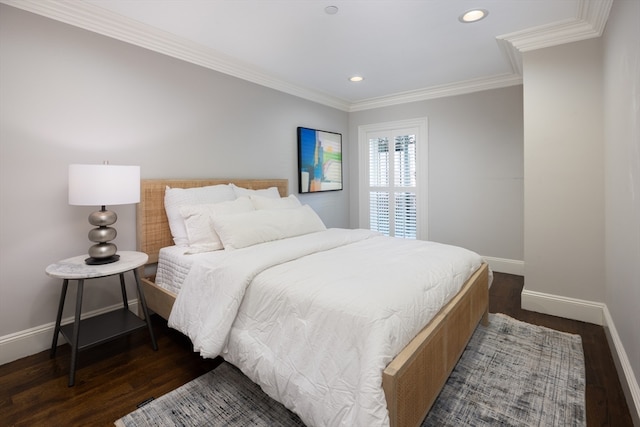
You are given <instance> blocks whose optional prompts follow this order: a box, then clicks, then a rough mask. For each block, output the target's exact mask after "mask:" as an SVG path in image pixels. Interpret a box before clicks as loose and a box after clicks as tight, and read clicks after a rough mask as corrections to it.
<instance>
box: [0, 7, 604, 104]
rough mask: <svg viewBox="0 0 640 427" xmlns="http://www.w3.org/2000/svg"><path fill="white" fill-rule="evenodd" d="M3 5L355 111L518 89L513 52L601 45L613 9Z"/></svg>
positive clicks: (517, 68) (516, 54) (517, 59)
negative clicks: (470, 14)
mask: <svg viewBox="0 0 640 427" xmlns="http://www.w3.org/2000/svg"><path fill="white" fill-rule="evenodd" d="M2 2H3V3H7V4H10V5H12V6H16V7H19V8H22V9H26V10H29V11H32V12H35V13H38V14H41V15H45V16H48V17H51V18H53V19H57V20H60V21H63V22H66V23H70V24H72V25H76V26H79V27H82V28H86V29H89V30H91V31H95V32H98V33H101V34H105V35H108V36H110V37H114V38H117V39H120V40H124V41H127V42H130V43H133V44H137V45H139V46H143V47H146V48H149V49H152V50H156V51H158V52H162V53H165V54H168V55H171V56H175V57H178V58H180V59H184V60H187V61H190V62H194V63H198V64H199V65H203V66H206V67H209V68H212V69H216V70H218V71H221V72H224V73H227V74H231V75H235V76H238V77H240V78H244V79H246V80H249V81H253V82H256V83H259V84H263V85H265V86H269V87H273V88H275V89H278V90H282V91H285V92H288V93H291V94H294V95H297V96H302V97H305V98H307V99H311V100H314V101H317V102H321V103H324V104H327V105H330V106H333V107H336V108H341V109H344V110H350V111H353V110H358V109H365V108H372V107H376V106H382V105H390V104H394V103H399V102H407V101H411V100H419V99H428V98H433V97H438V96H446V95H451V94H456V93H465V92H471V91H474V90H482V89H488V88H492V87H503V86H510V85H514V84H519V83H521V76H520V73H521V70H520V67H521V66H520V53H519V52H523V51H527V50H532V49H537V48H541V47H548V46H553V45H557V44H562V43H566V42H571V41H577V40H582V39H586V38H591V37H597V36H600V35H601V34H602V30H603V29H604V25H605V23H606V19H607V17H608V13H609V9H610V7H611V2H612V0H161V1H159V0H136V1H133V0H75V1H73V2H70V1H64V0H46V1H43V0H2ZM327 6H337V7H338V13H337V14H335V15H329V14H327V13H325V11H324V9H325V7H327ZM472 8H482V9H486V10H488V11H489V15H488V16H487V17H486V18H485V19H483V20H481V21H479V22H476V23H471V24H463V23H461V22H459V20H458V17H459V16H460V15H461V14H462V13H463V12H465V11H467V10H469V9H472ZM354 74H360V75H362V76H364V78H365V80H364V81H363V82H360V83H352V82H349V81H348V77H350V76H351V75H354Z"/></svg>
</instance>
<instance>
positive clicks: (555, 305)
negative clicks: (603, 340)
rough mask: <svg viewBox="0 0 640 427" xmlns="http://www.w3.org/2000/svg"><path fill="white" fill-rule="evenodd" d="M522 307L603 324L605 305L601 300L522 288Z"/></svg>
mask: <svg viewBox="0 0 640 427" xmlns="http://www.w3.org/2000/svg"><path fill="white" fill-rule="evenodd" d="M525 287H526V285H525ZM521 305H522V308H523V309H525V310H530V311H535V312H538V313H544V314H550V315H552V316H559V317H564V318H567V319H573V320H580V321H581V322H588V323H593V324H596V325H600V326H603V325H604V320H603V316H604V315H603V312H604V307H605V305H604V304H603V303H600V302H593V301H585V300H581V299H577V298H568V297H563V296H559V295H551V294H545V293H542V292H536V291H529V290H527V289H523V290H522V303H521Z"/></svg>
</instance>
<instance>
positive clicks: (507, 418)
mask: <svg viewBox="0 0 640 427" xmlns="http://www.w3.org/2000/svg"><path fill="white" fill-rule="evenodd" d="M584 393H585V374H584V355H583V352H582V341H581V339H580V336H578V335H571V334H567V333H563V332H558V331H555V330H552V329H547V328H543V327H540V326H534V325H530V324H528V323H523V322H520V321H517V320H515V319H512V318H510V317H508V316H505V315H502V314H491V315H490V324H489V326H488V327H483V326H479V327H478V328H477V329H476V331H475V333H474V335H473V337H472V338H471V341H470V342H469V345H468V346H467V349H466V350H465V352H464V353H463V355H462V357H461V358H460V361H459V362H458V364H457V365H456V368H455V369H454V371H453V373H452V374H451V376H450V378H449V380H448V381H447V384H446V385H445V387H444V388H443V390H442V392H441V393H440V396H438V399H437V400H436V402H435V403H434V405H433V407H432V409H431V411H430V412H429V414H428V415H427V418H426V419H425V421H424V422H423V424H422V427H427V426H439V427H442V426H488V425H505V426H585V425H586V421H585V404H584V402H585V400H584ZM115 424H116V426H119V427H123V426H127V427H132V426H136V427H139V426H163V427H164V426H264V427H271V426H282V427H289V426H303V424H302V422H301V421H300V419H299V418H298V417H297V416H296V415H295V414H293V413H291V412H290V411H288V410H287V409H286V408H284V407H283V406H282V405H280V404H279V403H277V402H275V401H274V400H272V399H271V398H269V397H268V396H266V395H265V394H264V393H263V392H262V391H261V390H260V388H259V387H258V386H257V385H255V384H254V383H252V382H251V381H250V380H249V379H247V378H246V377H245V376H244V375H242V374H241V373H240V371H239V370H237V369H236V368H235V367H233V366H231V365H229V364H227V363H222V364H221V365H220V366H218V367H217V368H216V369H214V370H213V371H211V372H209V373H207V374H205V375H203V376H201V377H199V378H196V379H195V380H193V381H191V382H190V383H188V384H185V385H184V386H182V387H180V388H178V389H176V390H174V391H172V392H170V393H168V394H166V395H164V396H162V397H160V398H158V399H155V400H152V401H151V402H150V403H148V404H146V405H144V406H142V407H141V408H140V409H138V410H136V411H134V412H132V413H130V414H129V415H127V416H125V417H123V418H121V419H119V420H118V421H116V423H115Z"/></svg>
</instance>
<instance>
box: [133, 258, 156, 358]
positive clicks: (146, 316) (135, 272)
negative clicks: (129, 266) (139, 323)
mask: <svg viewBox="0 0 640 427" xmlns="http://www.w3.org/2000/svg"><path fill="white" fill-rule="evenodd" d="M133 277H135V279H136V286H137V288H138V298H139V299H140V304H141V305H142V312H143V313H144V320H145V321H146V322H147V326H148V327H149V335H150V336H151V344H152V345H153V349H154V350H158V345H157V344H156V337H155V336H154V335H153V327H152V326H151V318H150V317H149V311H148V310H147V302H146V301H145V299H144V293H142V287H141V286H140V278H139V277H138V270H137V269H134V270H133Z"/></svg>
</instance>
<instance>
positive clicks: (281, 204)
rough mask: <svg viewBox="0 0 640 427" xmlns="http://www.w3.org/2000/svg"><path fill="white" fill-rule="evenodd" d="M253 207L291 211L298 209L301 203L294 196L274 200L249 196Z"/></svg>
mask: <svg viewBox="0 0 640 427" xmlns="http://www.w3.org/2000/svg"><path fill="white" fill-rule="evenodd" d="M249 198H250V199H251V203H253V207H254V208H256V209H291V208H299V207H300V206H302V203H300V201H299V200H298V198H297V197H296V196H294V195H293V194H290V195H289V197H281V198H277V199H274V198H272V197H262V196H254V195H252V196H249Z"/></svg>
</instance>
